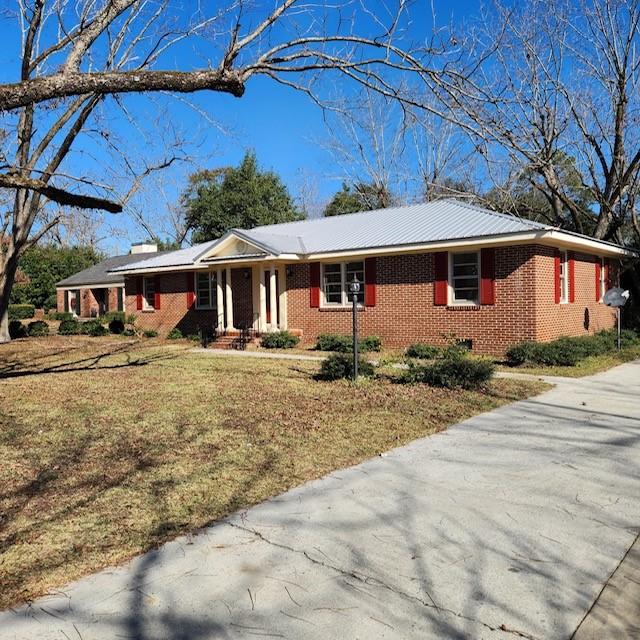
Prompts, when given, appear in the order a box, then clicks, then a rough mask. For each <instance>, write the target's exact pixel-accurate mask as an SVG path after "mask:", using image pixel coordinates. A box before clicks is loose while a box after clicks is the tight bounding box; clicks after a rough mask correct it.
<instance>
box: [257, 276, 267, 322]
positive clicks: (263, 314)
mask: <svg viewBox="0 0 640 640" xmlns="http://www.w3.org/2000/svg"><path fill="white" fill-rule="evenodd" d="M258 274H259V276H260V331H261V332H264V331H266V330H267V287H266V286H265V284H264V269H263V268H262V267H259V268H258Z"/></svg>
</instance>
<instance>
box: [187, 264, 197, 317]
mask: <svg viewBox="0 0 640 640" xmlns="http://www.w3.org/2000/svg"><path fill="white" fill-rule="evenodd" d="M185 275H186V276H187V309H191V308H192V307H193V305H194V303H195V301H196V292H195V291H194V284H193V283H194V279H195V274H194V273H190V272H189V271H187V273H186V274H185Z"/></svg>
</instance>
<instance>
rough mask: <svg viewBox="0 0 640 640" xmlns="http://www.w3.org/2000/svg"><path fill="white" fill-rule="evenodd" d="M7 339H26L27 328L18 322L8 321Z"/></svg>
mask: <svg viewBox="0 0 640 640" xmlns="http://www.w3.org/2000/svg"><path fill="white" fill-rule="evenodd" d="M9 337H10V338H11V339H12V340H15V339H16V338H26V337H27V327H25V326H24V325H23V324H22V322H20V320H10V321H9Z"/></svg>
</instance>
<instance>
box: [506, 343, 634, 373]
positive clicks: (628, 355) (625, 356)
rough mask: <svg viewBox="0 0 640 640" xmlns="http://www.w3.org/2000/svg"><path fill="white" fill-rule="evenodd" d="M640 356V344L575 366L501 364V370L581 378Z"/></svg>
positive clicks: (589, 359)
mask: <svg viewBox="0 0 640 640" xmlns="http://www.w3.org/2000/svg"><path fill="white" fill-rule="evenodd" d="M638 358H640V346H635V347H628V348H626V349H621V350H620V351H612V352H611V353H604V354H602V355H600V356H591V357H589V358H585V359H584V360H581V361H580V362H578V364H577V365H576V366H575V367H534V366H528V365H523V366H521V367H508V366H500V367H499V369H500V370H501V371H515V372H518V373H530V374H532V375H542V376H564V377H567V378H581V377H583V376H590V375H593V374H594V373H599V372H600V371H606V370H607V369H611V367H616V366H617V365H619V364H624V363H625V362H630V361H631V360H637V359H638Z"/></svg>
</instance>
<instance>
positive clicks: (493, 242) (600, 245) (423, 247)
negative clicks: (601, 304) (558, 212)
mask: <svg viewBox="0 0 640 640" xmlns="http://www.w3.org/2000/svg"><path fill="white" fill-rule="evenodd" d="M532 242H535V243H539V244H543V245H550V246H560V247H563V248H564V247H567V248H574V249H582V250H583V251H585V252H588V253H594V254H597V255H601V256H629V257H632V256H637V253H636V252H634V251H632V250H630V249H625V248H624V247H618V246H616V245H612V244H609V243H606V242H600V241H598V240H592V239H591V238H582V237H580V236H575V235H573V234H569V233H563V232H562V231H557V230H552V229H542V230H540V231H523V232H519V233H512V234H501V235H496V236H483V237H479V238H459V239H455V240H442V241H436V242H424V243H420V244H410V245H396V246H392V247H368V248H362V249H348V250H345V251H331V252H326V253H310V254H308V255H307V256H305V258H306V259H307V260H309V261H312V260H319V261H326V260H333V259H343V258H350V257H366V256H379V255H390V254H391V255H398V254H403V253H427V252H432V251H439V250H448V249H458V248H460V249H462V248H466V247H469V248H474V249H475V248H476V247H507V246H512V245H517V244H523V243H532Z"/></svg>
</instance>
